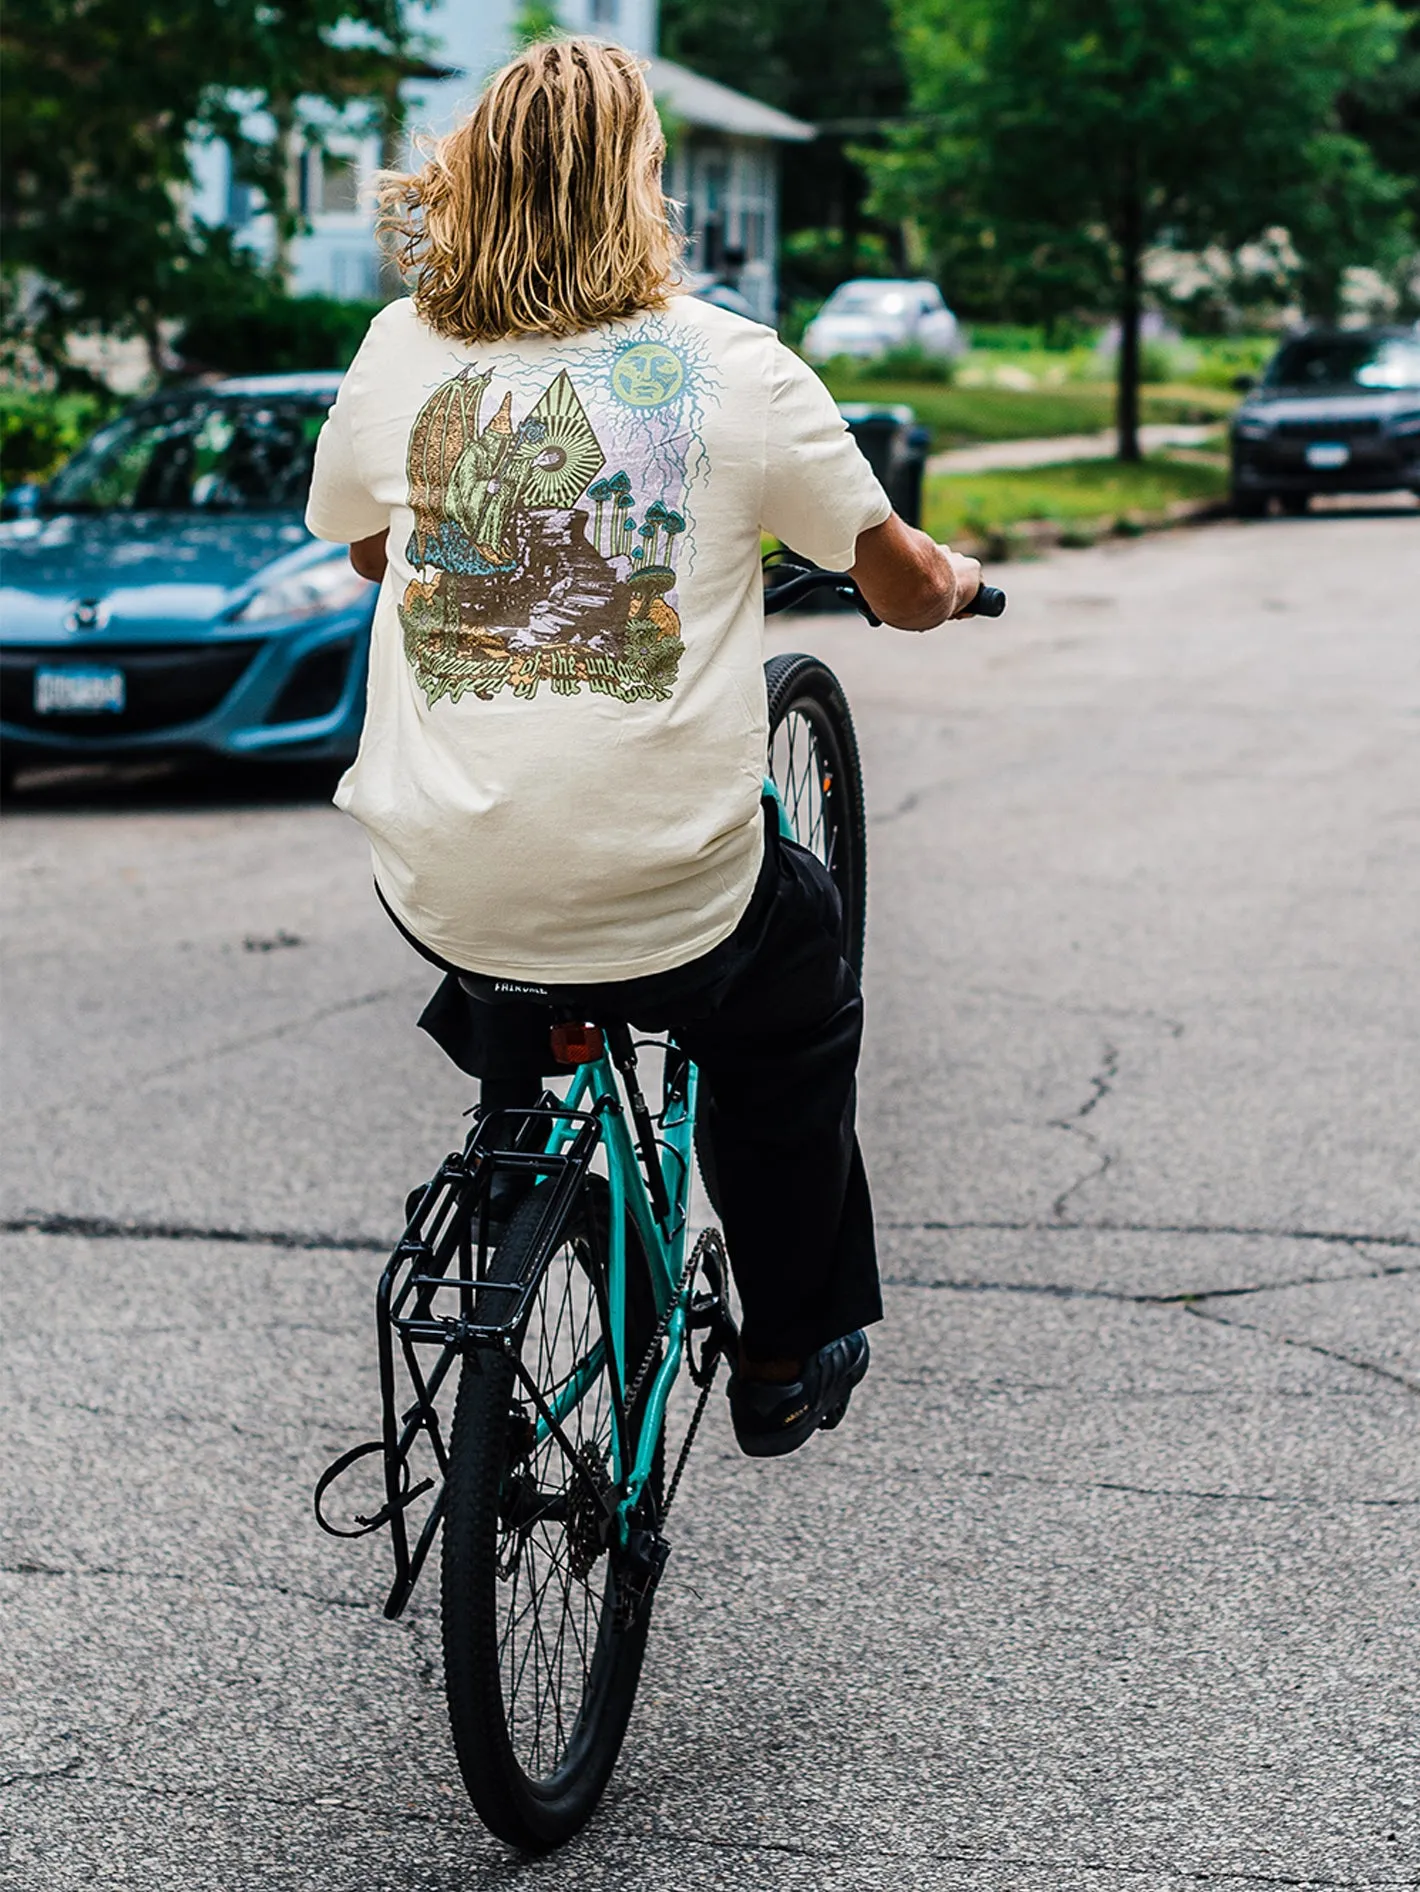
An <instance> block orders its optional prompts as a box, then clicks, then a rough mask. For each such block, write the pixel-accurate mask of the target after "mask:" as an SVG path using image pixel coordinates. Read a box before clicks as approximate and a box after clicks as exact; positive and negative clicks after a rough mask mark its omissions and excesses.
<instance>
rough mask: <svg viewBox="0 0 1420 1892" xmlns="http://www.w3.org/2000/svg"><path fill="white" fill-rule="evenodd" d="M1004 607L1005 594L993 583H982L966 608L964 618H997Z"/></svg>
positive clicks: (962, 613) (963, 613)
mask: <svg viewBox="0 0 1420 1892" xmlns="http://www.w3.org/2000/svg"><path fill="white" fill-rule="evenodd" d="M1005 608H1006V594H1005V592H1004V591H1000V590H998V589H997V587H996V586H995V585H983V586H982V587H981V589H980V590H979V591H978V592H977V594H976V596H975V597H974V598H973V599H972V601H971V603H970V604H969V605H968V606H967V607H966V609H965V610H964V611H963V612H961V614H960V615H961V616H962V617H964V618H998V617H1000V615H1001V613H1002V612H1003V611H1004V610H1005Z"/></svg>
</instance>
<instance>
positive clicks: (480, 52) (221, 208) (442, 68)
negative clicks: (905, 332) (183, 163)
mask: <svg viewBox="0 0 1420 1892" xmlns="http://www.w3.org/2000/svg"><path fill="white" fill-rule="evenodd" d="M520 11H521V6H520V3H519V0H433V4H431V5H430V6H429V8H428V10H427V12H426V13H424V14H423V15H422V16H421V21H420V26H421V31H422V33H423V34H424V35H425V37H426V43H428V44H430V45H432V46H433V47H434V49H435V52H436V55H437V57H438V58H439V60H440V61H441V62H442V63H441V64H440V65H439V66H428V65H426V66H425V67H423V68H422V69H421V76H419V77H417V78H414V79H411V80H409V81H407V82H406V84H405V85H404V87H403V99H402V104H403V111H404V119H405V124H406V126H407V128H408V129H409V130H410V131H412V132H417V131H421V130H427V131H431V132H436V133H437V132H442V131H447V130H449V129H450V128H451V127H452V126H453V125H455V124H457V123H458V120H459V118H460V117H461V116H462V114H463V113H465V112H466V111H467V110H468V109H469V107H470V105H471V104H472V102H473V100H474V98H475V97H476V96H477V93H478V90H479V87H480V85H481V84H482V82H483V80H484V79H485V78H486V76H487V75H488V74H489V73H490V72H492V71H494V70H495V69H496V68H497V67H498V66H499V65H500V64H502V62H503V61H504V60H505V59H506V58H507V57H508V55H509V51H510V49H511V48H512V47H513V46H514V45H515V43H516V40H517V22H518V17H519V13H520ZM558 11H559V15H560V17H561V20H562V23H563V25H564V26H565V27H566V28H567V29H568V30H569V31H571V32H585V33H594V34H599V35H601V36H602V37H604V38H607V39H615V40H617V41H618V42H619V43H620V44H622V45H624V46H628V47H630V48H631V49H632V50H633V51H635V52H638V53H641V54H643V55H644V56H645V57H646V58H647V60H648V62H649V66H650V71H649V73H648V79H649V82H650V85H651V89H652V91H653V92H654V94H655V96H656V100H657V103H658V104H659V106H660V107H661V112H662V117H663V119H664V120H665V123H666V129H667V142H668V147H669V150H668V156H667V164H666V189H667V192H668V194H669V195H670V196H671V197H672V198H673V199H674V200H675V201H676V202H677V203H679V204H680V205H682V206H683V209H682V216H683V219H684V227H685V232H686V239H687V241H686V260H687V263H688V266H689V268H690V269H691V270H692V271H695V272H698V273H700V274H703V275H705V276H715V277H722V278H726V279H729V280H732V281H734V282H735V284H736V286H737V287H738V288H739V289H740V291H741V293H742V294H743V295H744V296H745V298H746V300H747V301H748V302H749V304H750V306H751V308H752V309H753V310H754V313H755V315H756V316H757V317H758V318H759V319H760V320H761V321H763V322H771V323H772V322H773V321H774V320H775V314H776V304H777V284H776V278H775V256H776V253H777V248H778V198H779V185H778V148H779V146H780V145H782V144H786V143H799V142H802V141H804V140H806V139H809V138H812V137H813V135H814V134H813V129H812V127H811V126H809V125H805V124H803V123H801V122H800V121H799V120H798V119H795V118H790V117H789V116H788V115H787V114H786V113H784V112H780V111H776V110H775V109H774V108H773V107H772V106H769V105H764V104H761V103H760V102H759V100H757V99H752V98H748V97H746V96H745V95H744V94H743V93H741V92H734V91H732V90H731V89H730V88H729V87H728V86H723V85H719V84H717V83H715V81H714V80H711V79H704V78H701V77H700V76H699V75H698V74H697V73H694V72H689V71H687V70H686V68H685V67H684V66H678V65H675V64H673V63H672V62H671V61H670V60H667V59H660V58H658V57H656V54H655V44H656V4H655V0H562V4H561V6H560V7H559V9H558ZM382 156H383V154H382V150H381V140H380V136H379V133H378V131H377V130H375V129H373V128H371V127H369V126H364V127H358V126H355V125H344V126H342V125H340V124H337V123H335V122H334V121H332V124H331V125H330V127H329V129H328V131H327V149H325V150H324V151H320V150H315V149H310V150H306V151H302V152H301V153H299V154H297V155H296V157H295V158H294V160H293V163H294V167H295V179H294V182H295V194H296V197H297V201H298V202H299V204H300V206H301V209H302V211H303V213H304V215H305V216H306V218H307V219H308V222H309V229H308V230H307V231H306V232H305V233H303V234H302V235H300V236H298V237H297V238H296V239H295V241H294V243H293V245H292V249H291V255H290V264H289V274H290V281H291V286H292V289H293V290H294V291H295V292H296V293H297V294H302V295H327V296H336V297H340V298H349V299H358V298H365V297H375V296H378V295H379V294H380V286H381V271H380V258H379V254H378V251H377V248H376V245H375V239H374V217H373V212H372V210H371V208H370V193H369V189H368V186H369V183H370V180H371V177H372V175H373V173H374V172H375V171H376V170H377V169H378V168H379V166H380V163H381V162H382ZM196 170H197V177H198V189H197V194H196V201H195V202H194V206H193V208H194V210H195V212H196V214H197V215H198V216H200V217H202V218H203V219H204V220H205V221H208V222H214V223H224V224H227V225H229V226H230V227H231V228H233V229H234V230H236V231H239V232H241V234H242V236H243V239H244V240H245V241H246V242H249V243H251V244H252V245H253V246H254V247H256V248H258V249H260V250H262V251H263V252H266V253H268V254H269V253H270V248H271V243H272V230H271V220H270V218H269V217H266V216H265V215H264V214H263V213H262V211H261V208H260V205H259V203H257V202H254V201H253V199H252V195H251V193H250V191H248V190H247V189H246V188H245V187H244V186H242V185H241V184H240V183H237V182H234V181H233V179H232V176H231V163H230V160H229V158H228V155H227V153H226V151H225V148H223V147H221V146H209V147H207V148H205V149H204V150H202V151H201V152H199V153H198V154H197V163H196Z"/></svg>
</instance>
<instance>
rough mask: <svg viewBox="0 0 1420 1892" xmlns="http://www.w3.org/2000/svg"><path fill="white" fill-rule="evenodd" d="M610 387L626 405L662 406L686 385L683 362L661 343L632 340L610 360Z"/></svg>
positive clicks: (673, 351)
mask: <svg viewBox="0 0 1420 1892" xmlns="http://www.w3.org/2000/svg"><path fill="white" fill-rule="evenodd" d="M611 386H612V392H613V393H614V394H615V395H616V398H617V399H618V400H619V401H624V402H625V403H626V405H627V406H628V407H643V408H644V407H664V406H665V405H666V403H667V402H668V401H673V400H674V399H675V398H676V396H677V395H678V394H679V393H680V391H681V389H682V388H683V387H684V386H685V363H684V362H683V361H682V360H681V358H680V356H679V355H678V354H676V352H675V350H674V349H672V348H667V347H666V345H665V343H664V342H633V343H632V344H631V346H630V347H629V348H623V349H622V351H621V353H620V354H619V355H618V356H617V357H616V360H615V361H614V362H613V363H612V367H611Z"/></svg>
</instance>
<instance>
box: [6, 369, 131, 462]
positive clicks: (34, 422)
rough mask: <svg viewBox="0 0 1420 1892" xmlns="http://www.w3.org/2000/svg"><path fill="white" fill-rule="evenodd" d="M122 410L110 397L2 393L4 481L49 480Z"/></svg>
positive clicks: (25, 390) (10, 390) (22, 391)
mask: <svg viewBox="0 0 1420 1892" xmlns="http://www.w3.org/2000/svg"><path fill="white" fill-rule="evenodd" d="M120 405H121V404H120V402H119V401H118V400H117V399H116V398H115V397H114V396H113V395H110V394H46V393H42V392H39V391H36V390H34V389H30V388H23V389H22V388H0V480H3V481H4V483H5V485H6V486H19V485H21V484H22V483H23V482H25V481H26V480H36V481H42V480H47V479H48V478H49V477H50V475H51V474H52V473H55V472H57V471H58V469H59V468H60V467H61V466H62V465H63V464H64V462H65V461H66V460H67V459H68V458H69V456H70V454H72V453H74V452H75V451H76V450H77V449H78V448H79V447H81V446H82V445H83V444H84V442H85V441H86V440H87V439H88V438H89V435H90V434H92V433H93V432H94V430H95V429H96V428H98V427H101V426H102V425H103V423H104V422H105V421H106V420H107V419H108V418H109V416H110V415H111V414H113V413H114V412H115V411H116V409H117V408H118V407H119V406H120Z"/></svg>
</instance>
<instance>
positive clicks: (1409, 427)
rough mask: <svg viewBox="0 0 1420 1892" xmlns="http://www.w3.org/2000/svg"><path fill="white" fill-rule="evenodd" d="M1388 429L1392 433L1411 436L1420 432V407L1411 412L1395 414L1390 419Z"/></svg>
mask: <svg viewBox="0 0 1420 1892" xmlns="http://www.w3.org/2000/svg"><path fill="white" fill-rule="evenodd" d="M1390 431H1391V432H1392V433H1393V434H1405V435H1407V436H1411V437H1413V436H1414V435H1415V434H1420V408H1417V409H1416V411H1415V412H1414V413H1413V414H1396V415H1395V416H1394V417H1393V418H1392V420H1391V423H1390Z"/></svg>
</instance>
